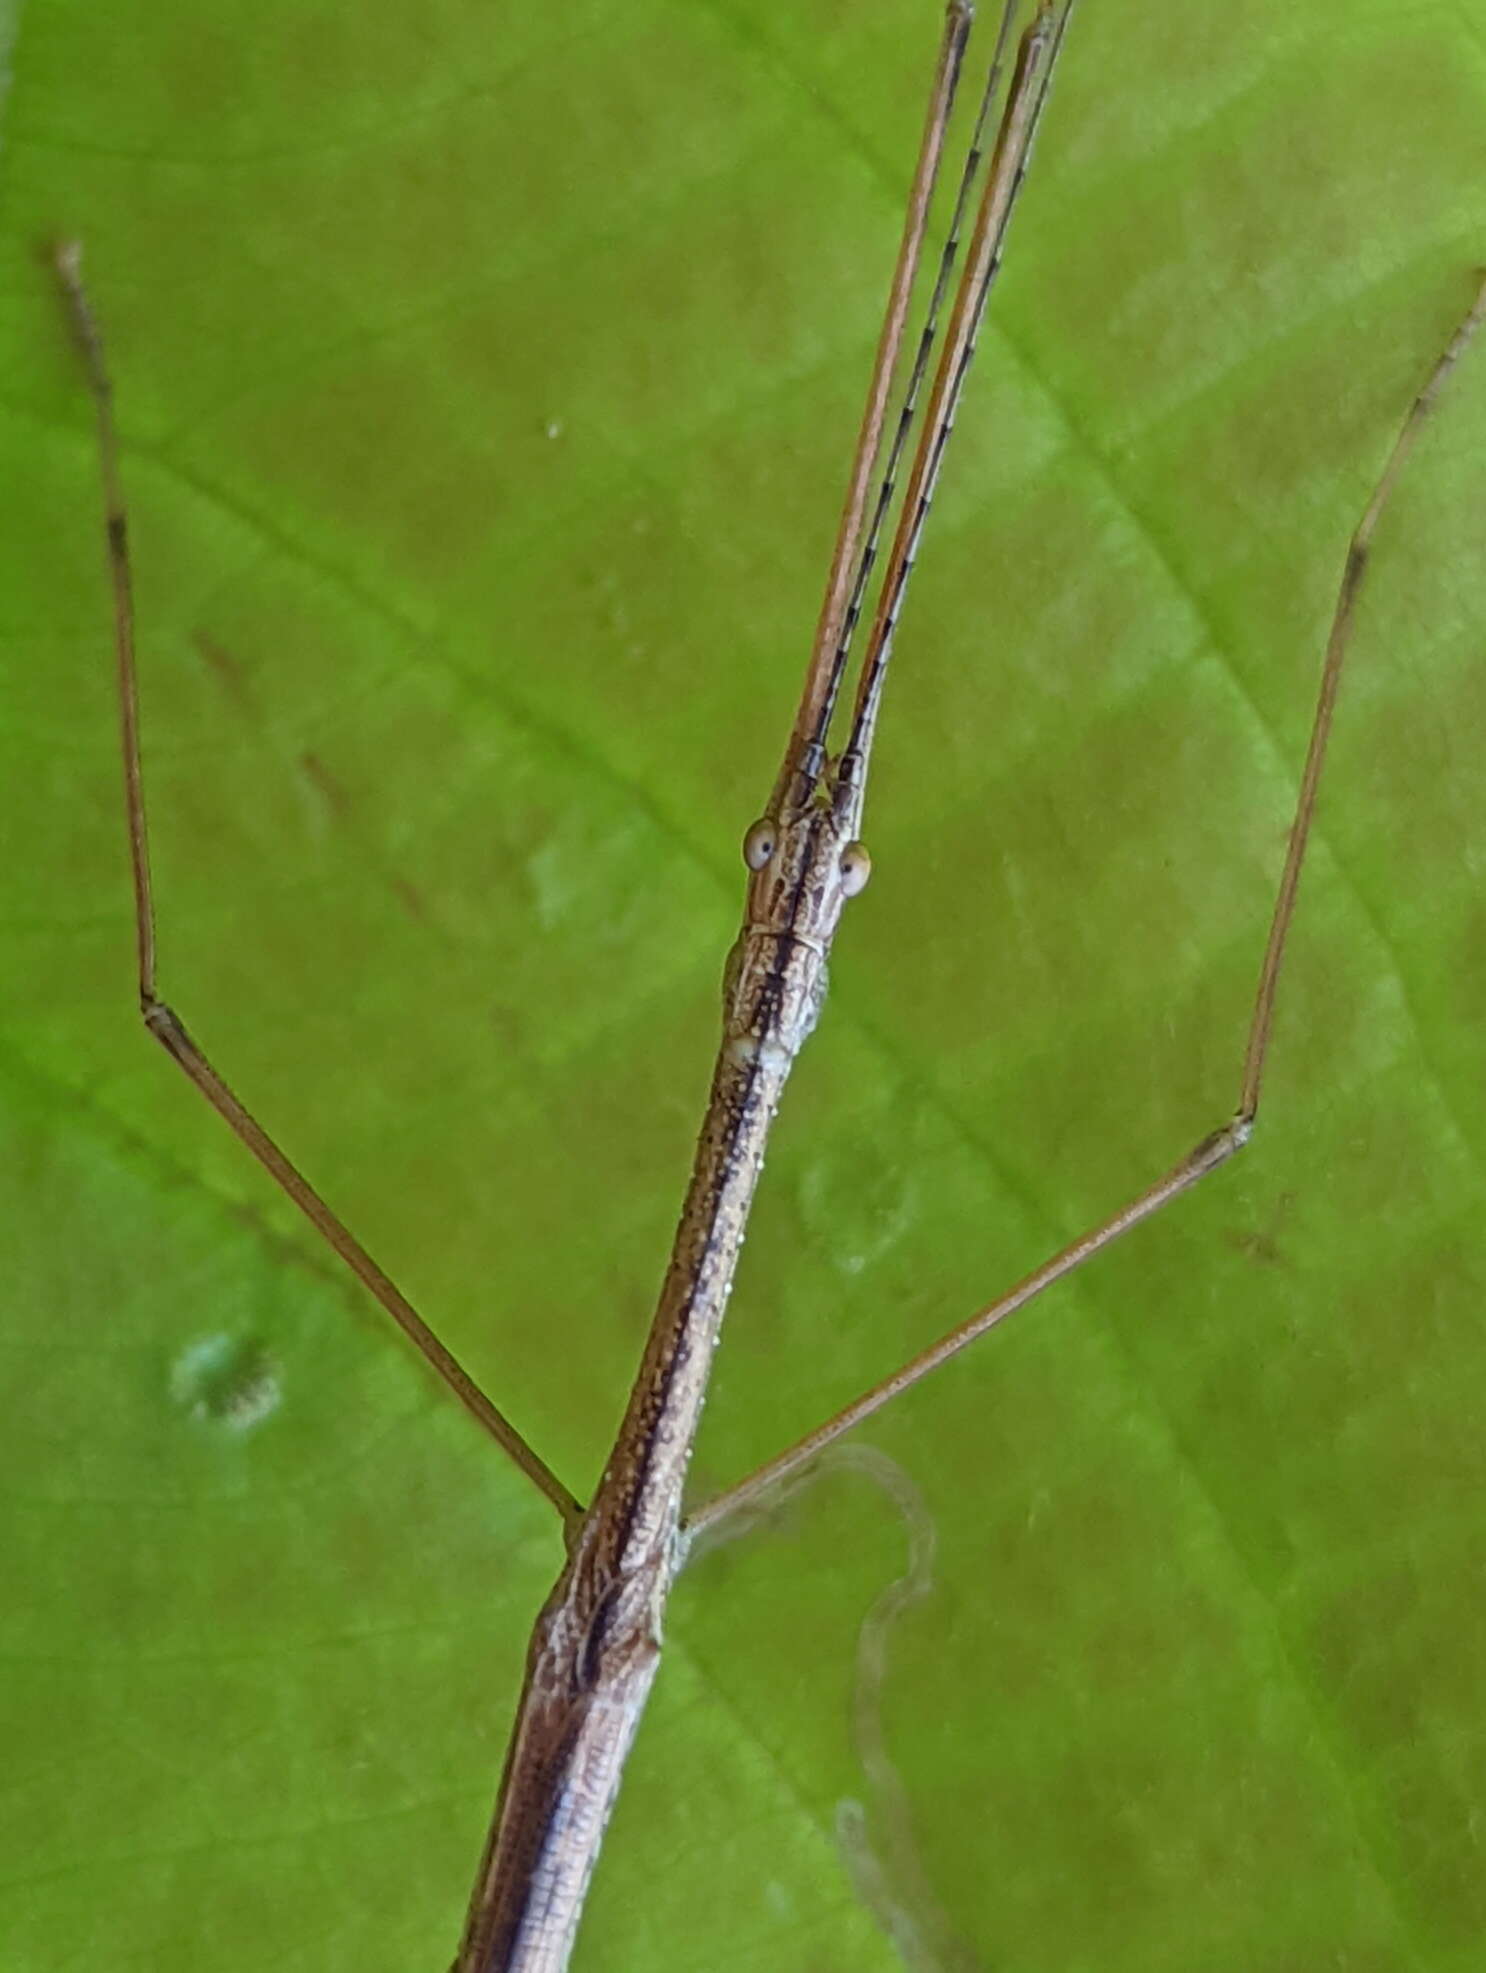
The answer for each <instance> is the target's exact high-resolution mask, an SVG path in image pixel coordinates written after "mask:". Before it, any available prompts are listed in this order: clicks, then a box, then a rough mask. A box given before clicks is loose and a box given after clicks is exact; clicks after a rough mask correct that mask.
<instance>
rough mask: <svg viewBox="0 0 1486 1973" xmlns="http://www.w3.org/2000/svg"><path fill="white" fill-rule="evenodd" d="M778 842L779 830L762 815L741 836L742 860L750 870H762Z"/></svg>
mask: <svg viewBox="0 0 1486 1973" xmlns="http://www.w3.org/2000/svg"><path fill="white" fill-rule="evenodd" d="M778 843H779V831H778V830H777V829H776V828H775V827H774V824H773V823H772V822H771V821H770V820H769V818H768V816H767V815H766V816H764V817H763V818H762V819H761V820H760V821H758V822H755V823H754V825H753V827H752V828H751V829H750V830H749V832H748V834H747V835H746V836H745V837H744V838H743V861H744V862H745V863H746V864H747V865H748V867H749V869H750V870H762V869H763V867H764V865H765V864H766V863H767V862H768V860H769V858H770V857H771V856H772V855H773V854H774V851H775V849H776V848H777V846H778Z"/></svg>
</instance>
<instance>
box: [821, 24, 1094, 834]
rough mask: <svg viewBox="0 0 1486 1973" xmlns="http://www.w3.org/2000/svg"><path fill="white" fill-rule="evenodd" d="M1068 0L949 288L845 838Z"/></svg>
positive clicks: (860, 688)
mask: <svg viewBox="0 0 1486 1973" xmlns="http://www.w3.org/2000/svg"><path fill="white" fill-rule="evenodd" d="M1073 5H1074V0H1064V4H1063V5H1062V6H1061V7H1055V6H1053V5H1052V4H1051V0H1043V4H1042V6H1040V7H1039V8H1038V11H1037V14H1036V17H1035V18H1034V19H1033V21H1032V23H1031V24H1030V26H1029V27H1028V28H1027V30H1026V32H1025V33H1024V34H1023V35H1022V38H1021V41H1020V43H1019V45H1018V47H1017V56H1016V67H1015V69H1014V70H1013V72H1012V78H1011V83H1010V87H1009V90H1008V94H1007V108H1006V113H1005V116H1004V118H1003V120H1002V124H1001V128H1000V131H999V134H998V136H997V139H996V148H995V151H994V153H993V155H992V158H991V163H990V167H989V170H988V171H987V174H986V181H985V187H984V189H983V191H982V193H981V198H980V206H979V209H978V211H977V213H976V216H975V230H974V234H973V236H972V238H971V243H970V252H969V256H968V258H967V260H966V264H965V269H964V272H963V273H962V275H961V276H960V285H959V288H958V290H957V291H956V294H955V300H954V307H953V309H952V311H951V314H950V322H949V331H948V334H947V337H946V339H945V344H944V348H943V349H942V351H941V352H940V356H939V364H938V367H937V369H936V370H935V373H934V385H933V389H932V390H931V392H930V394H929V404H928V409H927V411H926V412H925V416H924V425H923V429H922V431H921V432H920V435H919V442H918V447H917V450H916V451H915V453H914V457H913V466H912V469H911V470H910V472H909V475H908V486H907V489H906V491H905V493H904V496H903V505H902V508H901V509H900V511H899V514H898V526H897V529H896V532H895V533H894V536H893V545H892V550H891V553H890V554H889V557H888V565H887V569H886V572H885V574H884V576H883V583H882V589H881V591H880V593H879V596H878V602H877V613H876V615H875V616H874V618H873V621H872V632H871V636H870V638H869V640H868V644H867V655H866V659H865V661H864V663H863V666H862V675H861V678H860V680H859V682H858V685H857V694H856V703H855V706H854V707H853V711H852V724H851V733H850V737H849V738H848V740H847V744H846V747H845V749H844V750H843V752H842V754H841V756H840V759H839V761H838V762H837V767H836V777H835V779H836V787H835V796H834V803H835V809H836V816H837V821H838V825H839V827H840V829H841V831H842V833H843V834H844V835H846V836H848V837H854V836H855V835H856V834H857V831H858V829H859V827H860V823H861V813H862V803H863V799H864V795H865V790H866V780H867V762H868V759H869V757H870V755H871V751H872V740H873V735H874V733H875V731H876V726H877V710H878V706H879V703H880V701H881V697H882V687H883V681H884V679H885V678H886V675H887V666H888V660H889V658H890V657H891V656H892V647H893V634H894V632H895V631H896V629H897V625H898V616H899V612H900V611H901V609H902V607H903V597H904V594H905V592H906V590H907V587H908V578H909V576H910V575H911V574H912V573H913V567H914V560H915V557H916V555H917V553H918V544H919V539H920V537H921V535H922V533H923V527H924V521H925V519H926V517H927V515H928V512H929V507H930V504H931V503H932V501H933V498H934V490H935V487H936V486H937V484H938V480H939V469H940V467H941V466H942V465H943V463H944V453H945V448H946V446H947V445H948V443H949V435H950V433H951V432H952V431H953V430H954V423H955V414H956V412H957V411H958V409H959V403H960V395H961V392H962V391H963V390H964V386H965V377H966V374H967V373H968V371H969V368H970V362H971V359H972V358H973V356H974V354H975V344H976V338H977V336H978V335H979V333H980V325H981V321H982V318H983V317H984V314H985V307H986V302H987V300H988V299H989V296H990V292H991V288H992V286H993V285H994V283H995V279H996V275H997V273H998V272H999V270H1000V266H1001V259H1002V255H1003V252H1004V250H1005V245H1006V236H1007V233H1008V230H1009V228H1010V225H1011V217H1012V213H1013V212H1014V210H1015V208H1016V201H1017V197H1018V195H1019V193H1020V192H1021V189H1022V182H1023V180H1024V179H1025V177H1026V173H1027V165H1028V162H1029V160H1030V158H1031V155H1032V145H1033V141H1034V139H1035V138H1036V135H1037V127H1038V125H1039V123H1040V122H1041V120H1042V114H1043V111H1044V109H1045V108H1046V106H1047V99H1048V93H1049V91H1050V89H1051V87H1052V79H1053V72H1054V70H1055V68H1056V67H1057V61H1058V55H1059V52H1060V50H1061V48H1062V44H1063V35H1064V33H1065V31H1066V29H1067V26H1068V20H1069V16H1070V15H1071V14H1072V12H1073Z"/></svg>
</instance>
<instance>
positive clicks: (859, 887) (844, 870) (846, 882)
mask: <svg viewBox="0 0 1486 1973" xmlns="http://www.w3.org/2000/svg"><path fill="white" fill-rule="evenodd" d="M871 875H872V859H871V857H870V856H868V854H867V845H866V844H865V843H848V844H847V845H846V848H845V849H844V850H842V852H841V889H842V892H843V894H844V895H845V896H847V897H855V896H856V894H857V892H858V891H864V890H865V889H866V888H867V879H868V878H869V877H870V876H871Z"/></svg>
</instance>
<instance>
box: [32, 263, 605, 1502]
mask: <svg viewBox="0 0 1486 1973" xmlns="http://www.w3.org/2000/svg"><path fill="white" fill-rule="evenodd" d="M55 259H56V268H57V274H58V277H59V279H60V281H61V284H62V290H63V293H64V295H65V297H66V301H67V307H68V313H69V315H70V316H71V319H72V325H73V328H74V330H75V332H76V336H77V340H78V343H79V345H80V347H81V350H82V354H83V359H84V362H85V364H86V367H87V375H88V383H89V386H90V388H91V390H92V394H93V405H94V411H95V415H96V420H97V428H98V454H99V461H100V466H101V470H102V478H103V499H104V513H105V525H106V532H107V540H108V566H109V577H110V581H111V583H112V586H113V603H114V649H115V655H116V664H117V675H118V696H119V723H120V740H121V748H122V754H123V765H124V802H125V813H126V818H127V826H128V836H129V859H130V866H131V870H132V873H133V882H134V928H135V948H136V954H137V960H138V972H139V1005H140V1012H141V1014H142V1015H143V1017H144V1024H145V1026H146V1028H147V1029H148V1030H149V1032H150V1033H151V1034H152V1035H153V1036H154V1037H155V1039H156V1040H157V1041H158V1042H159V1043H160V1044H161V1045H162V1047H163V1048H164V1049H165V1052H166V1053H167V1054H168V1055H169V1056H170V1058H171V1060H172V1061H174V1062H175V1063H177V1064H178V1065H179V1067H180V1068H181V1069H183V1070H184V1071H185V1073H186V1075H187V1076H188V1077H189V1079H190V1080H191V1082H193V1083H194V1084H195V1086H196V1087H197V1089H199V1090H200V1091H201V1094H202V1095H203V1096H204V1097H205V1098H206V1100H207V1102H208V1103H210V1104H211V1106H212V1108H213V1109H214V1110H215V1111H216V1112H217V1114H218V1116H220V1117H221V1118H223V1120H224V1121H225V1122H226V1123H227V1125H228V1126H229V1128H230V1129H231V1130H233V1131H234V1132H235V1133H236V1135H237V1137H238V1138H239V1139H240V1140H241V1141H242V1143H243V1144H245V1145H246V1146H247V1148H248V1150H249V1151H251V1152H252V1154H253V1156H254V1157H255V1158H256V1159H257V1160H258V1162H259V1164H260V1165H262V1166H263V1168H264V1170H265V1171H266V1172H268V1174H269V1175H270V1177H272V1178H273V1179H275V1180H276V1181H277V1182H278V1184H279V1185H280V1186H281V1187H282V1188H283V1190H284V1191H285V1192H286V1193H287V1194H288V1196H289V1197H290V1198H291V1199H292V1200H293V1201H294V1204H295V1205H296V1206H298V1208H299V1210H300V1211H301V1212H302V1213H303V1214H304V1216H305V1218H306V1219H307V1220H309V1222H310V1224H311V1225H312V1226H313V1227H314V1228H315V1230H316V1232H318V1233H319V1234H320V1235H321V1236H322V1237H323V1238H324V1239H325V1240H326V1241H327V1242H328V1243H329V1245H330V1246H331V1247H333V1248H334V1249H335V1251H336V1253H338V1254H339V1255H340V1257H341V1259H342V1260H343V1261H344V1262H345V1263H346V1265H347V1267H349V1268H350V1270H351V1272H352V1273H353V1274H354V1275H355V1276H356V1279H357V1280H358V1281H359V1282H361V1284H362V1286H363V1287H365V1288H366V1289H367V1290H368V1291H369V1293H371V1294H372V1295H373V1296H374V1297H375V1298H376V1300H377V1301H379V1302H380V1303H381V1305H382V1307H383V1308H384V1309H385V1310H386V1311H387V1313H388V1314H389V1315H390V1316H391V1317H392V1319H393V1321H394V1322H395V1323H396V1324H397V1325H398V1327H399V1328H400V1329H401V1330H402V1332H403V1334H404V1335H405V1336H406V1337H407V1338H408V1340H409V1342H411V1343H412V1344H413V1346H414V1348H415V1349H417V1350H418V1351H419V1353H420V1354H421V1355H422V1356H423V1357H424V1358H425V1359H426V1361H427V1362H428V1363H429V1364H431V1365H432V1367H433V1368H434V1370H436V1371H437V1372H438V1374H439V1376H440V1377H441V1378H442V1379H443V1381H444V1382H445V1383H446V1384H447V1385H448V1386H449V1388H450V1390H451V1391H453V1393H454V1395H455V1396H456V1397H457V1398H458V1399H459V1401H460V1403H461V1404H462V1405H463V1406H464V1407H465V1409H466V1410H467V1411H468V1412H469V1413H470V1415H471V1416H472V1417H473V1418H475V1419H476V1420H477V1421H478V1422H479V1423H480V1424H481V1425H482V1426H483V1427H484V1428H485V1430H486V1431H487V1432H488V1433H489V1434H490V1436H491V1437H492V1438H493V1439H494V1440H495V1441H496V1442H497V1444H499V1445H500V1446H502V1447H503V1448H504V1449H505V1451H506V1452H507V1453H508V1454H509V1455H510V1457H511V1458H512V1459H513V1460H514V1461H515V1462H516V1464H517V1465H518V1466H519V1467H520V1468H521V1470H522V1472H523V1473H525V1474H526V1476H527V1477H528V1479H530V1480H531V1481H532V1482H533V1483H534V1484H535V1485H536V1486H537V1487H538V1488H539V1489H540V1491H541V1492H542V1493H543V1494H545V1495H546V1497H547V1499H548V1500H550V1501H551V1502H552V1504H553V1506H554V1507H555V1508H556V1509H557V1511H558V1513H559V1514H560V1515H561V1516H562V1518H563V1522H564V1525H565V1526H566V1527H568V1528H572V1527H573V1526H575V1525H576V1523H577V1520H578V1518H579V1516H580V1514H581V1512H582V1509H581V1507H580V1504H579V1502H578V1501H577V1500H576V1499H575V1497H574V1496H573V1495H572V1494H571V1493H569V1491H568V1489H567V1488H566V1487H565V1486H564V1485H563V1484H562V1482H561V1481H560V1480H559V1479H558V1478H557V1476H556V1475H555V1474H554V1473H553V1472H552V1471H551V1470H550V1468H549V1467H548V1466H547V1464H546V1462H545V1461H544V1460H542V1459H541V1458H540V1457H539V1456H538V1454H537V1453H535V1452H534V1451H533V1450H532V1448H531V1447H530V1446H529V1445H528V1444H527V1443H526V1441H525V1439H523V1438H522V1436H521V1434H520V1433H519V1432H518V1431H517V1430H516V1428H515V1426H514V1425H513V1424H512V1423H511V1422H510V1420H509V1419H508V1418H506V1417H505V1415H504V1414H503V1413H502V1412H501V1411H499V1410H498V1409H497V1408H496V1406H495V1405H494V1404H492V1403H491V1401H490V1399H489V1398H488V1397H486V1395H485V1393H484V1392H483V1391H482V1390H481V1389H480V1388H479V1386H478V1385H477V1384H476V1383H475V1381H474V1379H473V1378H472V1377H470V1375H469V1374H468V1372H467V1371H465V1370H464V1369H463V1368H462V1367H461V1365H460V1364H459V1363H458V1362H457V1361H456V1359H455V1358H454V1357H453V1356H452V1355H451V1354H450V1353H449V1351H448V1350H447V1349H445V1347H444V1345H443V1344H442V1343H441V1342H440V1341H439V1340H438V1338H437V1337H436V1336H435V1335H434V1333H433V1331H432V1330H431V1329H430V1328H429V1327H428V1325H427V1323H425V1322H424V1320H423V1318H422V1316H420V1315H419V1314H418V1312H417V1310H416V1309H415V1308H414V1307H413V1306H412V1304H411V1303H410V1302H409V1301H408V1300H407V1298H406V1296H404V1295H403V1294H402V1293H401V1292H400V1291H399V1289H398V1288H397V1286H396V1285H395V1283H393V1282H392V1281H391V1280H390V1279H389V1278H388V1276H387V1275H386V1274H384V1273H383V1271H382V1269H381V1268H380V1267H378V1266H377V1264H376V1262H375V1261H374V1260H373V1259H372V1257H371V1256H370V1254H368V1253H367V1251H366V1249H365V1248H364V1247H363V1246H362V1245H361V1243H360V1242H359V1241H358V1240H357V1239H356V1238H355V1236H354V1235H353V1234H352V1233H351V1232H350V1230H349V1229H348V1228H347V1227H346V1226H345V1225H344V1224H343V1223H342V1222H341V1220H340V1219H338V1218H337V1216H336V1215H335V1214H334V1213H333V1212H332V1211H331V1209H330V1207H329V1206H327V1205H326V1203H325V1201H324V1200H323V1199H322V1198H321V1197H320V1195H319V1193H318V1192H316V1191H315V1189H314V1187H313V1186H312V1185H311V1184H310V1183H309V1181H308V1180H307V1179H306V1178H305V1177H304V1176H303V1174H302V1173H301V1172H300V1171H299V1170H298V1169H297V1168H296V1167H295V1166H294V1165H293V1164H292V1163H291V1162H290V1161H289V1159H288V1158H287V1157H286V1156H285V1155H284V1153H283V1152H282V1151H281V1150H280V1149H279V1147H278V1145H277V1144H275V1143H274V1141H273V1139H272V1138H271V1137H270V1136H269V1135H268V1133H267V1131H265V1130H264V1129H263V1127H262V1126H261V1125H260V1124H259V1123H258V1122H257V1120H256V1119H255V1118H254V1117H253V1116H252V1114H251V1113H250V1112H249V1111H248V1110H247V1109H246V1108H245V1107H244V1106H243V1104H242V1103H241V1102H240V1101H239V1100H238V1098H237V1097H236V1096H235V1095H234V1093H233V1092H232V1090H231V1089H230V1088H229V1087H228V1085H227V1084H226V1083H225V1082H224V1081H223V1080H222V1078H221V1076H219V1075H218V1073H217V1071H216V1070H215V1069H214V1068H213V1067H212V1065H211V1063H210V1062H209V1061H208V1060H207V1058H206V1056H205V1055H204V1054H203V1053H202V1052H201V1050H200V1048H198V1047H197V1045H196V1043H195V1042H194V1041H193V1040H192V1039H191V1037H190V1035H189V1034H188V1033H187V1032H186V1029H185V1027H184V1025H183V1024H182V1022H181V1021H180V1019H179V1017H178V1016H177V1015H176V1014H175V1013H174V1012H173V1010H172V1009H171V1008H170V1007H168V1006H167V1005H166V1003H165V1002H164V1001H163V1000H162V999H161V998H160V996H159V994H158V992H157V990H156V979H155V902H154V890H153V886H152V884H151V880H150V850H149V831H148V826H147V823H146V818H145V800H144V776H143V772H142V769H141V764H140V746H139V687H138V682H137V677H136V668H135V661H134V605H133V595H132V587H131V581H130V566H129V540H128V525H127V521H126V518H125V511H124V497H123V490H122V484H121V481H120V476H119V461H118V438H117V434H116V433H115V430H114V420H113V389H112V385H111V383H110V381H109V375H108V366H107V364H106V362H105V360H104V352H103V338H102V335H101V333H100V331H99V327H98V319H97V316H96V315H95V314H94V312H93V307H92V304H91V302H90V301H89V299H88V294H87V290H86V288H85V287H84V285H83V280H82V272H81V266H80V260H81V256H80V253H79V250H78V248H77V246H76V244H75V243H73V242H65V243H63V244H62V245H60V246H59V247H58V248H57V250H56V255H55Z"/></svg>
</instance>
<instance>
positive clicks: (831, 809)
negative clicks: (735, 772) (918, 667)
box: [723, 771, 872, 1056]
mask: <svg viewBox="0 0 1486 1973" xmlns="http://www.w3.org/2000/svg"><path fill="white" fill-rule="evenodd" d="M781 785H782V786H783V787H784V789H785V792H784V793H783V796H782V797H781V788H780V787H776V789H775V791H774V796H773V800H772V810H773V812H771V813H769V814H766V815H762V816H760V817H759V819H758V821H757V822H755V823H754V824H753V825H752V827H751V828H750V829H749V831H748V833H747V834H746V835H745V836H744V838H743V861H744V863H745V864H746V865H747V866H748V870H749V873H750V874H749V879H748V900H747V903H746V905H745V907H744V912H743V927H742V930H741V931H740V933H739V935H738V941H737V944H736V945H735V946H734V947H733V950H732V953H731V954H730V956H729V959H728V967H727V974H726V978H725V982H724V987H723V1003H724V1020H725V1023H726V1027H727V1032H728V1035H729V1036H730V1037H731V1038H732V1039H733V1041H734V1043H735V1044H736V1045H738V1046H739V1047H740V1048H744V1049H747V1050H753V1049H755V1048H756V1049H757V1050H758V1051H759V1052H761V1053H762V1052H766V1051H770V1050H774V1049H780V1050H783V1051H785V1052H786V1053H787V1054H789V1055H791V1056H792V1055H793V1054H794V1053H795V1051H796V1050H797V1049H798V1048H799V1047H800V1045H801V1044H802V1043H803V1041H804V1040H805V1038H806V1036H807V1035H808V1034H809V1032H810V1030H811V1029H812V1028H813V1027H814V1025H815V1020H816V1016H817V1015H818V1014H819V1012H820V1007H821V1002H822V1001H823V1000H824V998H825V990H826V957H827V954H828V953H829V952H830V949H831V941H832V940H833V939H834V938H835V936H836V927H837V925H838V924H839V923H840V920H841V913H842V910H843V909H844V908H845V905H846V901H847V899H848V898H851V897H855V896H856V895H857V893H858V892H859V891H860V890H862V889H863V888H864V887H865V885H866V882H867V879H868V877H869V876H870V874H871V869H872V865H871V861H870V859H869V857H868V855H867V852H866V850H865V848H864V847H863V846H862V844H861V843H860V842H858V841H857V840H856V838H855V837H854V836H853V835H851V834H849V833H847V832H845V831H844V830H843V828H842V823H841V817H840V814H839V813H838V810H837V806H836V804H835V803H834V802H833V801H832V800H831V798H830V796H829V794H828V793H827V791H826V789H825V787H824V786H823V785H822V781H821V779H820V777H819V776H812V775H811V774H810V773H808V772H805V771H802V772H801V773H800V774H798V775H793V776H789V777H781ZM791 791H795V792H791Z"/></svg>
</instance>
